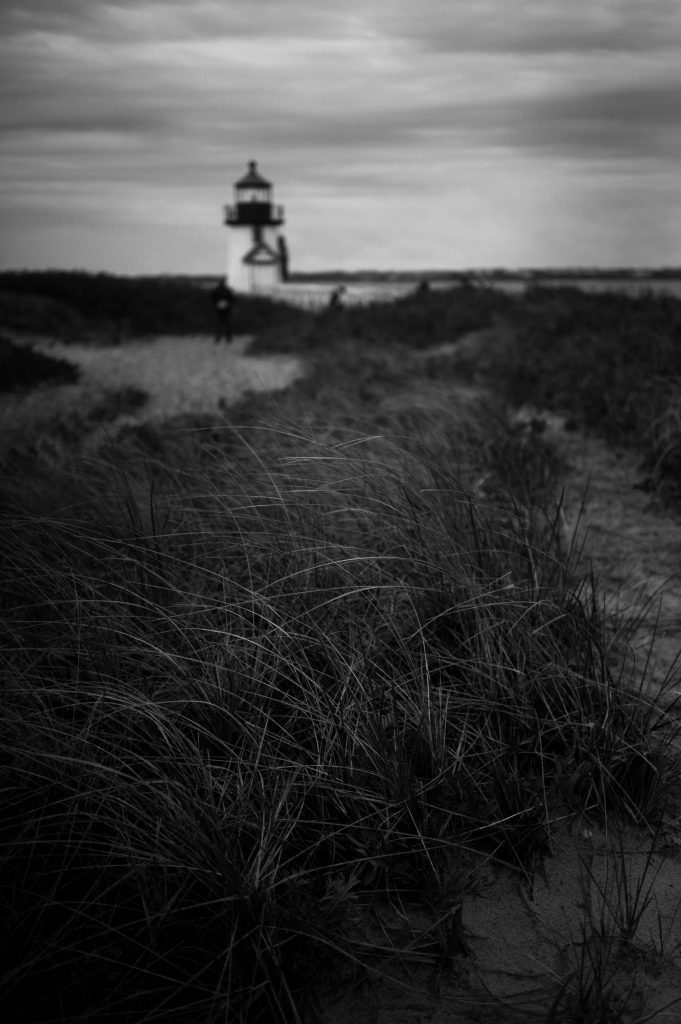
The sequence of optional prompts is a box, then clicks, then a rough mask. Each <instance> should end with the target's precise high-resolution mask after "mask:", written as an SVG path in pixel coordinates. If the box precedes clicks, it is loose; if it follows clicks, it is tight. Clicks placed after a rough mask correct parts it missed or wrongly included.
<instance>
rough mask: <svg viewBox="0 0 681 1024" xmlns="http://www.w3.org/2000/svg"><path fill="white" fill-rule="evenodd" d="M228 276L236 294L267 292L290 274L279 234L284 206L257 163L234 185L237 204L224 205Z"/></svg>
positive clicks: (251, 162)
mask: <svg viewBox="0 0 681 1024" xmlns="http://www.w3.org/2000/svg"><path fill="white" fill-rule="evenodd" d="M224 212H225V219H224V223H225V226H226V227H227V276H228V279H229V283H230V285H231V287H232V288H234V289H235V291H239V292H267V291H268V290H269V289H270V288H272V287H273V286H275V285H278V284H281V282H282V281H285V280H286V278H287V275H288V254H287V249H286V241H285V239H284V237H283V235H281V234H279V228H280V227H281V226H282V224H283V223H284V207H283V206H275V205H274V204H273V201H272V185H271V183H270V182H269V181H267V179H266V178H263V176H262V174H261V173H260V172H259V170H258V165H257V163H256V162H255V160H251V161H250V162H249V164H248V171H247V172H246V174H244V176H243V177H242V178H239V180H238V181H236V182H235V183H234V203H233V205H231V206H225V211H224Z"/></svg>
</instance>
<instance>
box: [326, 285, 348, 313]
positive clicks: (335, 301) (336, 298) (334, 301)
mask: <svg viewBox="0 0 681 1024" xmlns="http://www.w3.org/2000/svg"><path fill="white" fill-rule="evenodd" d="M344 302H345V285H343V284H339V285H338V287H337V288H334V290H333V291H332V292H331V295H330V296H329V305H328V308H329V309H340V308H341V307H342V306H343V304H344Z"/></svg>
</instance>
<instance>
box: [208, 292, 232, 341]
mask: <svg viewBox="0 0 681 1024" xmlns="http://www.w3.org/2000/svg"><path fill="white" fill-rule="evenodd" d="M211 299H212V302H213V307H214V309H215V342H216V344H217V342H219V341H222V340H223V339H224V341H231V340H232V310H233V308H234V292H233V291H232V289H231V288H230V287H229V285H228V284H227V278H226V277H223V278H221V279H220V280H219V281H218V283H217V285H216V286H215V288H214V289H213V291H212V294H211Z"/></svg>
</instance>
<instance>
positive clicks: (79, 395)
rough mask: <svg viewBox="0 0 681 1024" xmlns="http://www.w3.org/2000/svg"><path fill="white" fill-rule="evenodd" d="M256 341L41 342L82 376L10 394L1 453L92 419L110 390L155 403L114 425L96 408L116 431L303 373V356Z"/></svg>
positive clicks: (209, 406) (2, 412)
mask: <svg viewBox="0 0 681 1024" xmlns="http://www.w3.org/2000/svg"><path fill="white" fill-rule="evenodd" d="M251 341H252V337H251V336H246V335H243V336H240V337H237V338H235V340H234V341H233V342H232V343H231V344H230V345H227V344H225V343H221V344H219V345H216V344H215V343H214V341H213V340H212V339H211V338H208V337H206V336H189V337H186V336H185V337H159V338H155V339H153V340H150V341H131V342H129V343H126V344H125V345H120V346H118V345H117V346H98V347H95V346H88V345H75V344H74V345H63V344H60V343H58V342H50V343H48V342H38V343H34V344H33V347H34V348H35V349H36V350H38V351H41V352H44V353H45V354H46V355H50V356H53V357H56V358H61V359H66V360H67V361H68V362H71V363H75V364H77V365H78V366H79V368H80V372H81V376H80V381H79V382H78V383H77V384H68V385H59V386H54V385H50V384H45V385H41V386H40V387H37V388H35V389H34V390H33V391H31V392H29V393H28V394H10V395H5V396H2V398H1V400H0V451H2V450H7V449H8V448H10V447H12V446H14V447H22V445H23V444H24V443H25V440H26V435H27V432H30V433H31V434H36V433H38V434H39V433H44V432H47V433H49V432H50V430H53V429H55V425H56V424H58V423H60V422H61V423H62V424H63V423H65V422H68V420H69V418H73V416H74V415H77V416H78V417H79V418H80V419H82V420H85V419H87V418H88V416H89V415H91V414H92V411H93V410H96V409H97V407H98V406H102V405H103V404H104V405H106V402H107V396H110V395H111V393H112V392H116V391H121V390H124V389H125V388H131V387H134V388H139V389H141V390H142V391H145V392H146V393H147V394H148V396H149V398H148V401H147V402H146V403H145V404H144V405H143V406H141V407H140V408H139V409H138V410H136V411H135V412H132V413H126V414H124V415H120V416H117V417H116V418H115V419H113V420H111V419H110V418H109V421H108V422H106V424H104V423H102V424H98V423H97V419H98V417H97V415H96V412H95V414H94V417H93V419H94V422H88V424H87V427H88V428H89V429H90V430H97V432H98V433H99V431H100V430H101V429H105V430H106V433H111V432H112V431H113V432H115V430H116V429H118V428H119V427H120V426H122V425H124V424H128V423H139V422H141V421H148V420H160V419H166V418H168V417H171V416H176V415H178V414H180V413H200V412H211V411H215V410H217V409H218V408H219V407H220V406H221V405H222V404H223V403H226V404H230V403H232V402H234V401H235V400H236V399H238V398H240V397H241V396H242V395H244V394H245V393H246V392H248V391H275V390H281V389H282V388H286V387H288V386H289V385H290V384H291V383H293V381H295V380H297V379H298V378H299V377H301V376H303V374H304V372H305V366H304V363H303V360H302V359H300V358H298V357H297V356H291V355H268V356H250V355H248V354H247V350H248V346H249V345H250V343H251ZM109 402H110V399H109ZM102 419H103V417H102ZM81 426H82V424H81Z"/></svg>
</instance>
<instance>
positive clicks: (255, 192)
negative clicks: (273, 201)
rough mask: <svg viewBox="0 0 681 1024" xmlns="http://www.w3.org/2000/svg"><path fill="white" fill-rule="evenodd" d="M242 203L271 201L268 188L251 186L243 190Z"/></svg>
mask: <svg viewBox="0 0 681 1024" xmlns="http://www.w3.org/2000/svg"><path fill="white" fill-rule="evenodd" d="M240 198H241V202H242V203H267V202H269V199H268V195H267V190H266V189H264V188H260V189H258V188H249V189H246V190H245V191H244V192H242V196H241V197H240Z"/></svg>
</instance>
